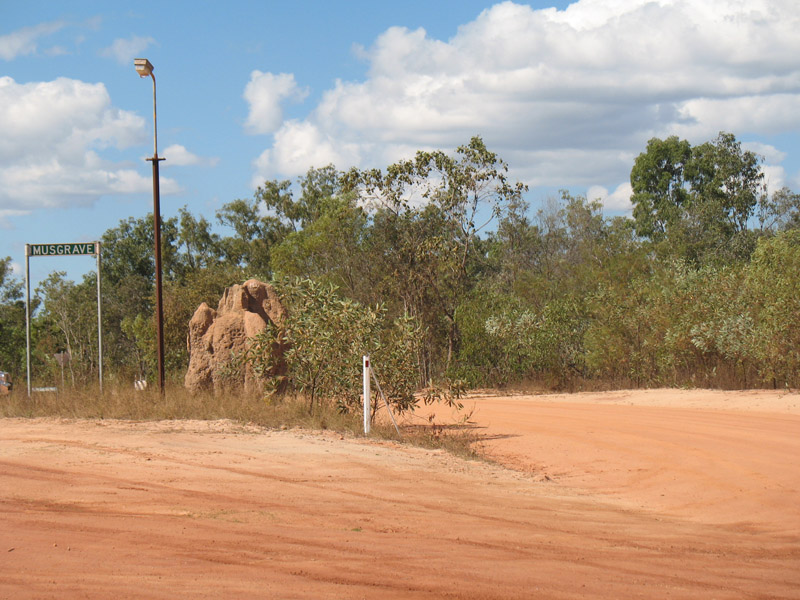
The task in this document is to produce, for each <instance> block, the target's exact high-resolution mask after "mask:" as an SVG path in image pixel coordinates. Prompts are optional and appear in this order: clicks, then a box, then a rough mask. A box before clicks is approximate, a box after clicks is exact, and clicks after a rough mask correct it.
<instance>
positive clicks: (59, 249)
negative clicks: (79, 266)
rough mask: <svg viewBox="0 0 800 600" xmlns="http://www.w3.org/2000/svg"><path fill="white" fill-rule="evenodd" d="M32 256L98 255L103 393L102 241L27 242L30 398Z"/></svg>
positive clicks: (99, 359)
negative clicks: (71, 242)
mask: <svg viewBox="0 0 800 600" xmlns="http://www.w3.org/2000/svg"><path fill="white" fill-rule="evenodd" d="M31 256H95V257H97V354H98V359H97V360H98V362H97V369H98V371H99V372H100V374H99V377H100V393H101V394H102V393H103V324H102V318H101V309H100V305H101V303H100V242H85V243H81V244H25V343H26V346H27V348H26V350H27V354H26V358H27V367H28V398H30V396H31V267H30V257H31Z"/></svg>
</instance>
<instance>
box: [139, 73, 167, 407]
mask: <svg viewBox="0 0 800 600" xmlns="http://www.w3.org/2000/svg"><path fill="white" fill-rule="evenodd" d="M133 63H134V66H135V67H136V71H137V72H138V73H139V76H140V77H147V76H148V75H149V76H150V77H151V78H152V80H153V158H148V159H146V160H148V161H152V163H153V238H154V242H153V243H154V250H155V267H156V339H157V360H158V390H159V392H160V393H161V395H162V396H163V395H164V379H165V378H164V304H163V300H162V294H161V191H160V187H159V174H158V163H159V161H162V160H164V159H163V158H159V157H158V127H157V120H156V76H155V75H153V70H154V69H153V65H151V64H150V61H149V60H147V59H145V58H137V59H136V60H134V61H133Z"/></svg>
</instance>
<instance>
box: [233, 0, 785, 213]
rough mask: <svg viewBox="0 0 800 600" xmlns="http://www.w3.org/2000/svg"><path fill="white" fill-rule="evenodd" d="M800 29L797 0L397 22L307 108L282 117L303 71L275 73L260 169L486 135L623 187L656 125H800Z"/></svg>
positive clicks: (294, 169)
mask: <svg viewBox="0 0 800 600" xmlns="http://www.w3.org/2000/svg"><path fill="white" fill-rule="evenodd" d="M799 29H800V13H798V11H797V10H796V3H795V2H794V1H791V0H750V1H748V2H742V1H741V0H707V1H706V2H703V3H698V2H692V1H689V0H580V1H578V2H575V3H573V4H571V5H570V6H569V7H568V8H567V9H566V10H556V9H554V8H549V9H545V10H534V9H532V8H531V7H529V6H524V5H518V4H514V3H512V2H503V3H501V4H497V5H495V6H493V7H491V8H489V9H487V10H485V11H483V12H482V13H481V14H480V15H479V16H478V17H477V18H476V19H475V20H473V21H472V22H469V23H466V24H464V25H462V26H461V27H460V28H459V29H458V32H457V33H456V35H455V36H453V37H452V38H451V39H449V40H447V41H442V40H436V39H432V38H431V37H429V36H428V35H427V34H426V32H425V31H424V30H422V29H417V30H413V31H412V30H409V29H405V28H400V27H393V28H390V29H388V30H386V31H385V32H384V33H383V34H381V35H380V36H379V37H378V38H377V39H376V40H375V42H374V44H373V45H372V46H371V47H370V48H367V49H360V50H359V52H360V54H361V56H362V57H364V58H365V59H366V60H367V61H368V72H367V76H366V78H365V79H364V80H363V81H338V82H337V83H336V84H335V85H334V86H333V87H332V88H331V89H328V90H327V91H324V92H323V93H322V95H321V100H320V102H319V104H318V105H317V106H316V107H315V109H314V110H313V111H312V112H310V113H309V114H308V115H307V116H306V118H305V119H303V120H299V121H298V120H295V121H291V122H287V123H284V124H283V126H280V125H279V123H278V122H277V121H278V119H280V118H281V117H280V115H281V111H280V100H281V99H282V98H285V97H288V96H291V94H292V93H293V92H292V90H294V89H295V88H294V86H295V83H294V79H293V78H291V79H288V77H291V76H287V79H286V80H283V87H280V86H278V85H277V83H276V80H275V77H276V76H272V75H270V76H269V77H270V78H271V79H268V80H267V81H268V82H269V83H270V85H268V86H265V87H266V88H267V91H268V92H269V93H267V92H265V93H263V94H260V95H259V96H258V97H259V98H261V100H262V101H263V103H264V104H263V107H262V108H261V109H260V111H258V112H259V114H262V116H261V117H260V119H255V118H254V117H253V115H255V114H256V112H257V111H256V110H255V109H254V106H255V104H254V103H253V102H252V101H251V118H252V120H251V119H248V125H249V127H250V128H251V130H253V131H255V130H256V129H257V128H256V123H257V122H261V123H264V124H265V125H263V126H262V127H261V129H259V130H258V132H260V133H271V132H273V131H277V133H276V135H275V137H274V140H273V142H272V145H271V146H270V147H269V148H267V149H266V150H265V151H264V153H263V154H262V155H261V157H260V158H259V159H258V160H257V161H256V168H257V169H258V176H259V177H270V176H277V175H280V176H293V175H297V174H300V173H302V172H303V171H304V170H305V169H306V168H307V167H308V166H309V165H310V164H315V165H318V164H320V163H319V155H320V154H322V155H324V156H325V157H329V158H331V159H334V158H336V159H338V160H337V161H336V162H335V164H336V165H337V166H338V167H340V168H347V167H349V166H352V165H356V166H360V167H367V166H384V165H385V164H386V162H384V160H385V159H386V157H393V159H395V158H396V157H397V155H398V154H399V153H401V152H405V151H406V150H408V152H409V153H410V152H411V151H413V150H415V149H419V148H422V147H436V148H443V149H451V148H455V147H456V146H458V145H459V144H462V143H465V142H466V141H468V140H469V138H470V137H471V136H473V135H482V136H483V137H484V140H485V141H486V143H487V145H488V146H489V148H490V149H492V150H493V151H495V152H497V153H498V154H499V155H500V156H502V157H503V158H504V159H505V160H506V161H507V162H508V163H509V164H510V165H511V167H512V169H513V175H514V176H516V177H518V178H519V179H522V180H524V181H526V182H527V183H529V184H532V185H555V186H561V185H584V186H586V185H592V184H599V185H603V186H606V187H607V188H612V187H613V186H617V185H618V182H620V181H626V180H627V179H628V176H629V173H630V168H631V166H632V164H633V159H634V158H635V156H636V155H637V154H638V153H639V152H641V151H642V150H644V148H645V145H646V142H647V140H648V139H649V138H651V137H653V136H660V137H664V136H668V135H673V134H674V135H680V136H683V137H686V138H688V139H689V140H690V141H691V142H692V143H700V142H702V141H705V140H708V139H713V137H715V136H716V134H717V133H718V132H719V131H731V132H733V133H735V134H737V136H742V135H746V134H752V133H774V132H779V131H786V130H791V131H797V129H798V127H800V112H798V111H797V110H796V107H797V106H798V104H800V59H799V58H798V57H800V36H798V35H797V31H798V30H799ZM256 73H258V72H256ZM254 75H255V74H254ZM256 79H257V78H256V77H253V78H251V82H250V83H249V84H248V87H247V90H246V94H247V93H248V90H251V89H252V87H251V86H255V84H254V81H256ZM276 88H278V89H277V91H276ZM270 90H271V91H270ZM280 90H283V92H281V91H280ZM281 94H283V95H281ZM406 156H408V154H406ZM341 161H345V162H341ZM618 192H619V194H621V195H620V196H619V197H616V196H615V195H616V194H617V193H618ZM623 196H624V191H622V188H621V187H617V188H616V189H615V191H614V192H612V193H611V194H610V195H609V198H610V200H609V201H610V202H613V203H617V204H619V205H620V206H621V203H622V197H623Z"/></svg>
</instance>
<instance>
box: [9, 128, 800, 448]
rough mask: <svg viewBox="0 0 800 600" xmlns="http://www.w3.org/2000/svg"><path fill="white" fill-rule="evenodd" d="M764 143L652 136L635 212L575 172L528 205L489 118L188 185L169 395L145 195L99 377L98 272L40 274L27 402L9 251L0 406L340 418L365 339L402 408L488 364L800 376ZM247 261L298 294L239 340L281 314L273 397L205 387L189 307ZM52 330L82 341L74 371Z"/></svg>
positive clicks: (581, 377) (737, 382) (671, 378)
mask: <svg viewBox="0 0 800 600" xmlns="http://www.w3.org/2000/svg"><path fill="white" fill-rule="evenodd" d="M761 160H762V159H761V158H760V157H759V156H757V155H756V154H754V153H752V152H749V151H746V150H743V149H742V147H741V144H740V143H739V142H738V141H737V140H736V139H735V137H734V136H733V135H731V134H727V133H721V134H720V135H719V136H718V137H717V138H715V139H714V140H711V141H708V142H706V143H703V144H700V145H698V146H692V145H690V144H689V143H688V142H687V141H685V140H680V139H678V138H676V137H672V138H668V139H665V140H660V139H653V140H650V142H649V143H648V145H647V147H646V148H645V149H643V152H642V153H641V154H640V155H639V156H638V157H637V159H636V160H635V162H634V164H633V166H632V170H631V185H632V189H633V196H632V203H633V213H632V216H630V217H625V216H617V217H607V216H605V215H604V214H603V210H602V205H601V204H600V203H599V202H598V201H596V200H595V199H592V198H585V197H582V196H573V195H571V194H569V193H567V192H562V193H561V194H560V196H559V197H556V198H551V199H550V200H549V201H548V202H547V203H545V206H544V207H543V208H541V209H540V210H538V211H536V212H535V213H534V212H532V211H531V210H530V207H529V205H528V203H527V202H526V200H525V194H526V191H527V190H526V188H525V186H524V185H522V184H521V183H519V182H515V181H512V180H510V179H509V178H508V170H507V165H506V164H505V163H504V162H503V161H502V159H501V158H500V157H498V156H496V155H495V154H494V153H492V152H491V151H490V150H489V149H487V148H486V147H485V145H484V143H483V141H482V140H481V139H480V138H473V139H472V140H471V141H470V142H469V143H468V144H466V145H465V146H462V147H460V148H458V149H457V150H456V151H455V152H454V153H445V152H419V153H417V155H416V156H415V157H414V158H413V159H411V160H407V161H400V162H398V163H396V164H393V165H389V166H388V167H386V169H384V170H367V171H359V170H356V169H352V170H349V171H344V172H342V171H339V170H337V169H336V168H335V167H334V166H325V167H321V168H314V169H311V170H309V172H308V173H307V174H306V175H305V176H304V177H301V178H300V179H299V180H298V181H296V182H289V181H267V182H265V183H264V185H263V186H261V187H259V188H258V189H257V190H256V192H255V194H254V196H253V198H250V199H236V200H233V201H231V202H229V203H227V204H225V205H224V206H223V207H222V209H220V210H219V211H218V212H217V213H216V215H215V216H216V220H217V222H218V223H217V224H218V226H217V227H213V226H212V223H211V222H209V221H208V220H206V218H205V217H203V216H198V215H194V214H192V213H191V212H190V211H189V210H188V209H186V208H184V209H182V210H181V211H180V213H179V215H178V216H176V217H172V218H166V219H164V222H163V231H162V240H163V252H162V254H163V261H164V281H165V283H164V308H165V338H166V339H165V342H166V357H165V358H166V368H167V374H168V379H169V381H170V392H169V393H168V394H167V395H166V397H165V398H163V399H162V398H160V397H158V395H157V394H155V395H154V393H153V392H152V391H151V392H144V393H139V394H136V393H134V391H133V389H132V388H133V381H134V380H138V379H148V380H150V381H151V389H152V380H153V376H154V373H155V350H154V346H155V343H154V337H155V333H154V330H155V328H154V326H153V316H152V315H153V305H154V291H153V288H154V266H153V258H152V241H151V240H152V234H153V232H152V220H151V219H150V218H148V217H146V218H142V219H134V218H130V219H127V220H124V221H122V222H120V223H119V225H118V226H117V227H114V228H112V229H109V230H108V231H106V232H105V233H104V234H103V236H102V239H101V242H102V269H103V278H102V286H103V287H102V297H103V339H104V349H105V352H104V367H105V369H104V371H105V381H106V387H107V388H108V390H109V391H108V392H107V393H106V394H105V395H104V396H103V397H102V399H101V398H100V397H99V395H98V394H97V393H96V391H97V390H95V389H94V386H95V382H96V380H97V369H98V365H97V331H96V316H95V315H96V312H95V286H96V284H95V275H94V274H93V273H92V274H89V275H87V276H86V277H85V278H84V280H83V281H79V282H73V281H70V280H68V279H66V276H65V274H64V273H59V272H54V273H52V274H51V275H50V276H49V277H48V278H47V279H46V280H45V281H43V282H42V283H41V284H40V285H39V286H38V287H37V289H36V290H35V299H34V309H35V312H34V316H33V322H32V339H33V365H32V371H33V373H34V377H35V384H36V385H48V386H58V387H59V388H60V392H59V393H57V394H52V395H48V396H47V397H45V396H44V395H37V397H36V398H35V399H34V402H33V403H28V401H27V398H26V397H24V378H25V314H24V313H25V311H24V297H23V289H22V282H21V281H19V279H18V278H16V277H14V275H13V274H12V272H11V270H10V265H11V258H10V257H8V258H5V259H0V369H2V370H5V371H9V372H10V373H11V375H12V378H13V381H14V382H15V383H16V387H17V390H16V392H15V393H14V394H12V396H11V397H6V398H3V399H2V402H0V410H2V411H3V414H4V415H25V414H27V412H30V414H57V415H62V416H75V417H80V416H91V417H96V418H130V419H150V418H232V419H237V420H241V421H245V422H255V423H260V424H261V423H264V424H266V423H272V424H275V423H278V424H279V425H280V424H289V425H288V426H293V425H291V424H290V423H294V421H291V420H289V419H288V418H287V419H286V420H285V423H284V421H283V419H284V417H283V416H276V415H283V414H285V413H286V414H288V413H291V412H293V411H297V412H298V414H299V415H302V416H301V417H298V418H301V420H302V419H310V420H311V421H309V423H311V422H313V423H315V424H314V426H316V427H326V426H329V427H332V428H335V429H337V430H342V431H347V430H352V427H353V426H354V425H352V424H353V423H357V422H358V415H357V413H358V411H359V400H358V394H359V393H360V387H359V383H358V381H359V378H360V360H361V358H360V357H361V355H362V354H364V353H369V354H371V355H373V357H374V364H375V365H376V368H377V369H378V372H379V376H380V378H381V379H382V385H383V386H384V389H385V391H386V392H387V396H388V397H389V398H390V402H392V404H393V406H394V408H395V410H397V411H400V412H402V411H411V410H413V409H414V407H415V406H416V405H419V404H420V403H421V402H424V399H425V398H428V399H429V400H430V399H439V400H444V401H448V402H458V396H459V394H460V393H461V392H463V390H465V389H468V388H473V387H498V386H499V387H502V386H519V385H533V386H537V387H538V388H542V389H563V390H577V389H587V388H592V389H597V388H620V387H654V386H704V387H719V388H747V387H770V388H771V387H781V388H782V387H798V385H800V380H799V378H800V278H798V277H797V276H796V274H797V273H798V272H800V195H798V194H796V193H794V192H793V191H791V190H789V189H785V188H784V189H780V190H777V191H773V192H772V193H768V191H767V188H766V185H765V180H764V173H763V171H762V169H761ZM220 232H225V234H223V233H220ZM251 277H255V278H260V279H262V280H265V281H272V282H273V283H274V284H275V285H276V287H277V288H278V290H279V292H280V293H281V295H282V296H283V298H284V300H285V302H286V303H287V305H288V306H289V308H290V314H291V315H292V317H291V319H290V322H289V324H288V326H287V328H286V330H285V331H282V332H276V331H271V330H269V331H267V332H266V333H265V334H264V336H267V337H265V338H264V339H260V340H255V341H254V344H253V346H252V347H251V351H249V352H248V353H247V355H246V356H243V357H240V358H241V360H246V361H249V362H250V364H251V365H253V366H254V367H260V368H264V369H266V368H267V367H268V364H267V363H268V361H269V356H268V355H267V354H265V353H264V352H260V351H259V348H262V349H263V348H267V347H269V345H270V339H268V336H275V335H283V336H286V338H287V339H288V341H289V342H290V344H291V347H292V350H291V351H290V354H289V356H288V357H287V360H288V364H289V367H290V368H289V371H288V373H287V381H286V382H285V383H286V386H284V387H282V389H286V390H287V392H286V396H285V398H283V399H281V398H279V397H276V396H275V394H274V393H272V392H273V389H274V383H275V382H268V381H267V382H265V387H264V390H263V394H262V395H260V396H259V397H258V398H246V397H241V398H227V399H224V400H219V399H212V398H210V397H203V396H199V397H192V396H189V395H188V394H186V393H184V392H182V391H181V390H180V384H181V382H182V379H183V376H184V373H185V371H186V367H187V364H188V356H187V352H186V341H185V340H186V331H187V323H188V321H189V319H190V318H191V316H192V313H193V312H194V310H195V309H196V308H197V306H198V305H199V304H200V303H201V302H204V301H205V302H207V303H208V304H209V305H211V306H216V303H217V302H218V300H219V298H220V296H221V294H222V291H223V290H224V288H226V287H227V286H230V285H232V284H234V283H241V282H243V281H244V280H246V279H248V278H251ZM59 352H68V353H69V355H70V357H71V360H70V361H69V362H68V363H67V364H66V365H64V366H63V370H62V366H61V365H60V364H59V363H58V362H57V361H56V360H55V358H54V355H55V354H56V353H59ZM62 381H63V383H62ZM421 390H426V391H423V392H421ZM20 392H22V393H20ZM23 397H24V398H23ZM7 398H9V399H7ZM376 402H377V400H376ZM39 405H41V406H40V408H36V407H37V406H39ZM14 407H16V408H14ZM26 411H27V412H26ZM334 418H335V419H342V421H337V423H339V424H337V425H335V426H334V425H331V424H332V423H334ZM315 419H316V420H318V421H314V420H315ZM348 419H349V420H348ZM347 423H350V425H348V424H347ZM355 427H356V429H357V426H355ZM426 431H427V432H428V433H430V432H431V431H434V430H433V429H431V428H429V429H427V430H426ZM428 433H426V435H428ZM438 435H439V437H441V435H442V431H439V434H438ZM445 435H446V432H445Z"/></svg>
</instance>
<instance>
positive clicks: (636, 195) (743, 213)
mask: <svg viewBox="0 0 800 600" xmlns="http://www.w3.org/2000/svg"><path fill="white" fill-rule="evenodd" d="M761 160H762V159H761V158H760V157H759V156H758V155H756V154H755V153H753V152H750V151H743V150H742V148H741V144H740V143H739V142H738V141H737V140H736V138H735V137H734V136H733V135H732V134H730V133H724V132H722V133H720V134H719V135H718V136H717V137H716V138H715V139H714V140H713V141H710V142H706V143H704V144H701V145H699V146H695V147H692V146H691V145H690V144H689V142H687V141H686V140H679V139H678V138H677V137H675V136H672V137H670V138H667V139H666V140H660V139H658V138H653V139H651V140H650V141H649V142H648V144H647V150H646V151H645V152H643V153H642V154H640V155H639V156H638V157H637V158H636V161H635V162H634V166H633V169H632V170H631V187H632V188H633V195H632V196H631V202H632V203H633V205H634V209H633V217H634V221H635V224H636V231H637V233H638V234H639V235H640V236H642V237H643V238H646V239H649V240H651V241H652V242H653V243H654V244H655V248H656V250H657V251H658V252H659V254H660V255H662V256H665V255H667V256H672V257H680V258H687V259H689V260H690V261H692V262H694V263H697V264H700V263H703V262H709V261H711V262H716V263H722V264H725V263H727V262H730V261H733V260H743V259H746V258H748V257H749V255H750V253H751V252H752V250H753V248H754V243H755V236H754V235H752V233H751V232H750V231H749V224H750V220H751V218H752V217H753V216H754V215H755V211H756V208H757V206H758V205H759V203H761V202H763V201H764V200H765V198H766V187H765V184H764V174H763V172H762V171H761V167H760V163H761Z"/></svg>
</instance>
